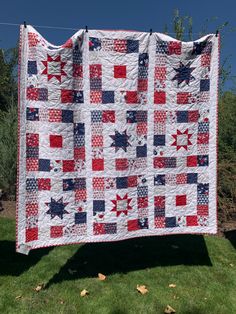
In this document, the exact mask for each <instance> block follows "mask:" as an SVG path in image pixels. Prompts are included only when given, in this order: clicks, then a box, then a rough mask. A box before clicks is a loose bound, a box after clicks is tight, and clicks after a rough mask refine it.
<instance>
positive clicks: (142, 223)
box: [138, 218, 148, 229]
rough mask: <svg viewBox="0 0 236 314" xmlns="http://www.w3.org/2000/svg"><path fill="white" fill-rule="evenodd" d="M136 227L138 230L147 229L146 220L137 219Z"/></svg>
mask: <svg viewBox="0 0 236 314" xmlns="http://www.w3.org/2000/svg"><path fill="white" fill-rule="evenodd" d="M138 226H139V228H140V229H148V218H139V219H138Z"/></svg>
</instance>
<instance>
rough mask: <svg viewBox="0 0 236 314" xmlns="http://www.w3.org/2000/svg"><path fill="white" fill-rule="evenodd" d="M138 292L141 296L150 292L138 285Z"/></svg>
mask: <svg viewBox="0 0 236 314" xmlns="http://www.w3.org/2000/svg"><path fill="white" fill-rule="evenodd" d="M137 290H138V292H140V293H141V294H146V293H147V292H148V289H147V287H146V286H144V285H141V286H140V285H137Z"/></svg>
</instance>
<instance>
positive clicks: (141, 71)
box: [138, 66, 148, 79]
mask: <svg viewBox="0 0 236 314" xmlns="http://www.w3.org/2000/svg"><path fill="white" fill-rule="evenodd" d="M138 78H140V79H147V78H148V67H146V66H139V67H138Z"/></svg>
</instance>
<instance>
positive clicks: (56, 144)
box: [49, 135, 62, 148]
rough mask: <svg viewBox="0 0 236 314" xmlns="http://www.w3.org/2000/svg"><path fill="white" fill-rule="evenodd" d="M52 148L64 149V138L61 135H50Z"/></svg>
mask: <svg viewBox="0 0 236 314" xmlns="http://www.w3.org/2000/svg"><path fill="white" fill-rule="evenodd" d="M49 141H50V147H52V148H62V136H61V135H49Z"/></svg>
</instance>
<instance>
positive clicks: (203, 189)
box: [197, 183, 209, 195]
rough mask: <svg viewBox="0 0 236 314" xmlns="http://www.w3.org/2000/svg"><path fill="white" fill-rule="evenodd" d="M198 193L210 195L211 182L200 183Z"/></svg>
mask: <svg viewBox="0 0 236 314" xmlns="http://www.w3.org/2000/svg"><path fill="white" fill-rule="evenodd" d="M197 194H203V195H206V194H207V195H208V194H209V183H199V184H198V185H197Z"/></svg>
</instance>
